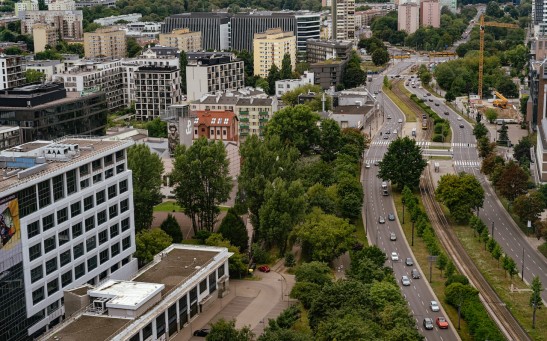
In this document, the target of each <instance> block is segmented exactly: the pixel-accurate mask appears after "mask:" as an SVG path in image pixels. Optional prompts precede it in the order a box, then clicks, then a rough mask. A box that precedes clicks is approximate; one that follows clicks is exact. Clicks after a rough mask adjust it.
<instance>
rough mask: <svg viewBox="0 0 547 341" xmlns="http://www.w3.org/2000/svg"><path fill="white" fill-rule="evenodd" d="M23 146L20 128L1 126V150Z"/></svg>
mask: <svg viewBox="0 0 547 341" xmlns="http://www.w3.org/2000/svg"><path fill="white" fill-rule="evenodd" d="M20 144H21V129H20V128H19V127H10V126H0V150H4V149H8V148H13V147H16V146H18V145H20Z"/></svg>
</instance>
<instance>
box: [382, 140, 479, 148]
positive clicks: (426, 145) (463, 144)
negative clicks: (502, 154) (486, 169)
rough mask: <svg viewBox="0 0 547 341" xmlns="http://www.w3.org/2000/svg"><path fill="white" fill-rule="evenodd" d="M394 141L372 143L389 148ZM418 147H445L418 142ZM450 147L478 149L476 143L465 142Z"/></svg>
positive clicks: (439, 144)
mask: <svg viewBox="0 0 547 341" xmlns="http://www.w3.org/2000/svg"><path fill="white" fill-rule="evenodd" d="M391 142H392V141H391V140H374V141H372V143H371V145H372V146H388V145H389V144H390V143H391ZM416 145H417V146H419V147H421V148H423V149H428V148H429V147H432V146H437V147H441V146H443V144H442V143H431V142H429V141H416ZM444 146H446V147H445V148H448V144H444ZM450 146H451V147H452V148H477V145H476V144H475V143H463V142H457V143H451V144H450Z"/></svg>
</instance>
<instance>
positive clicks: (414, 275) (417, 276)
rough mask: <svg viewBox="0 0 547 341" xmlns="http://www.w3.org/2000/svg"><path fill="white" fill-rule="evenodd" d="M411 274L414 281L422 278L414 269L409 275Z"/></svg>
mask: <svg viewBox="0 0 547 341" xmlns="http://www.w3.org/2000/svg"><path fill="white" fill-rule="evenodd" d="M411 274H412V278H414V279H419V278H421V277H422V276H420V272H419V271H418V270H416V269H412V273H411Z"/></svg>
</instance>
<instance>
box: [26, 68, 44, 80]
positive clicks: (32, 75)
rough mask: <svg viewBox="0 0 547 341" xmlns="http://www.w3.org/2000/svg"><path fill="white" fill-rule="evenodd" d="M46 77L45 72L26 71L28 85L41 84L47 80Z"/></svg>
mask: <svg viewBox="0 0 547 341" xmlns="http://www.w3.org/2000/svg"><path fill="white" fill-rule="evenodd" d="M45 77H46V75H45V74H44V73H43V72H40V71H38V70H34V69H27V71H25V81H26V82H27V83H34V82H40V81H43V80H45Z"/></svg>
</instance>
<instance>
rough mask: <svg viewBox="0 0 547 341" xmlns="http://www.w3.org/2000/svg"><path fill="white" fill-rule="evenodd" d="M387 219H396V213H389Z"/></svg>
mask: <svg viewBox="0 0 547 341" xmlns="http://www.w3.org/2000/svg"><path fill="white" fill-rule="evenodd" d="M387 219H388V220H389V221H394V220H395V215H394V214H393V213H390V214H388V215H387Z"/></svg>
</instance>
